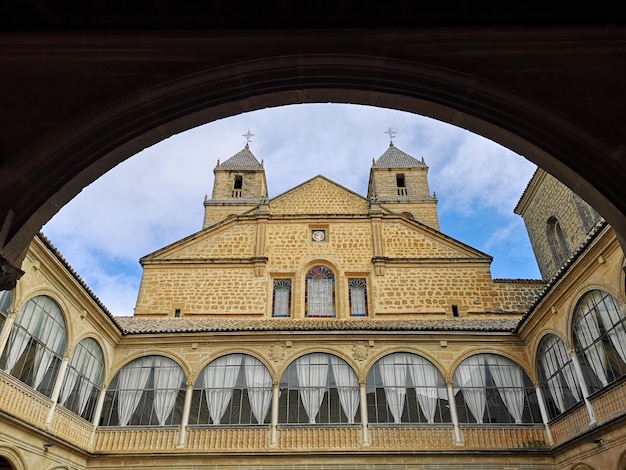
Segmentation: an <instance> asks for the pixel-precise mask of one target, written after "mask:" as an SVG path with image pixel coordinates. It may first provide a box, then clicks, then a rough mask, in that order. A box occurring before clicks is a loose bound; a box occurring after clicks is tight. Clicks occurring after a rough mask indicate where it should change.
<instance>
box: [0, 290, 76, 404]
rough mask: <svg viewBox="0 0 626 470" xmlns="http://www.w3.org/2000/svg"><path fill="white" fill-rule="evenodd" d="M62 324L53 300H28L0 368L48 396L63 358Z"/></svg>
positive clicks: (45, 297) (10, 335) (63, 326)
mask: <svg viewBox="0 0 626 470" xmlns="http://www.w3.org/2000/svg"><path fill="white" fill-rule="evenodd" d="M65 341H66V338H65V320H64V319H63V314H62V313H61V309H60V308H59V306H58V305H57V304H56V302H55V301H54V300H52V299H51V298H50V297H48V296H45V295H40V296H37V297H33V298H32V299H30V300H29V301H28V302H27V303H26V305H24V307H23V308H22V311H21V312H20V314H19V316H18V317H17V318H16V320H15V323H14V324H13V327H12V328H11V333H10V334H9V339H8V343H7V346H6V348H5V351H4V353H3V357H2V360H0V364H2V368H3V369H4V370H6V371H7V372H8V373H10V374H11V375H13V376H14V377H17V378H18V379H19V380H21V381H22V382H24V383H26V384H28V385H30V386H31V387H33V388H34V389H36V390H39V391H40V392H41V393H43V394H44V395H47V396H51V395H52V388H53V387H54V383H55V381H56V377H57V374H58V372H59V366H60V365H61V361H62V359H63V355H64V354H65Z"/></svg>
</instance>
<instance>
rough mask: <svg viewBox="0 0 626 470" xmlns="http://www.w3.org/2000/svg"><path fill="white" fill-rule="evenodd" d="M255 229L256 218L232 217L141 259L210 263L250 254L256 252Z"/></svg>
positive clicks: (144, 260)
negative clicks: (203, 261) (241, 218)
mask: <svg viewBox="0 0 626 470" xmlns="http://www.w3.org/2000/svg"><path fill="white" fill-rule="evenodd" d="M256 230H257V227H256V222H255V221H254V219H248V220H239V219H238V218H237V217H232V218H230V219H226V220H225V221H223V222H221V223H219V224H216V225H214V226H212V227H210V228H208V229H205V230H202V231H200V232H196V233H194V234H192V235H189V236H188V237H185V238H183V239H182V240H179V241H177V242H174V243H172V244H171V245H168V246H166V247H163V248H161V249H160V250H157V251H155V252H153V253H150V254H149V255H146V256H144V257H143V258H141V260H140V262H141V263H144V262H153V261H156V262H158V261H163V260H189V259H196V260H205V261H206V262H209V263H210V262H212V260H217V259H222V260H224V259H241V258H251V257H253V256H254V247H255V243H256Z"/></svg>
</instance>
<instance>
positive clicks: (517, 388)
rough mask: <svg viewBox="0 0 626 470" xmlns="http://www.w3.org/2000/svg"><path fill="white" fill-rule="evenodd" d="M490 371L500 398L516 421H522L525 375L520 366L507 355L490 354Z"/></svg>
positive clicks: (488, 361) (488, 362)
mask: <svg viewBox="0 0 626 470" xmlns="http://www.w3.org/2000/svg"><path fill="white" fill-rule="evenodd" d="M486 359H487V364H488V365H489V372H490V373H491V377H492V378H493V381H494V383H495V386H496V387H497V388H498V393H499V394H500V398H502V401H503V402H504V405H505V406H506V409H507V410H508V412H509V413H511V416H513V419H514V420H515V423H517V424H519V423H521V422H522V414H523V413H524V375H523V372H522V369H521V367H520V366H518V365H517V364H515V363H514V362H512V361H510V360H508V359H507V358H505V357H502V356H497V355H495V354H489V355H487V357H486Z"/></svg>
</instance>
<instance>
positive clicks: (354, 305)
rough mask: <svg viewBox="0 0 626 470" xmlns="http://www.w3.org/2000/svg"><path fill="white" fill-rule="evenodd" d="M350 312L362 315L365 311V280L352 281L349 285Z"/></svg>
mask: <svg viewBox="0 0 626 470" xmlns="http://www.w3.org/2000/svg"><path fill="white" fill-rule="evenodd" d="M350 312H351V313H352V315H354V316H363V315H365V312H367V308H366V306H365V282H364V281H352V282H351V285H350Z"/></svg>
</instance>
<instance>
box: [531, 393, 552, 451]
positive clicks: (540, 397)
mask: <svg viewBox="0 0 626 470" xmlns="http://www.w3.org/2000/svg"><path fill="white" fill-rule="evenodd" d="M533 385H534V386H535V393H536V394H537V402H539V411H540V412H541V420H542V421H543V425H544V426H545V428H546V439H547V440H548V444H550V445H553V444H554V439H552V431H550V427H549V426H548V413H547V411H546V404H545V401H544V400H543V392H542V391H541V387H540V386H539V384H536V383H535V384H533Z"/></svg>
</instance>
